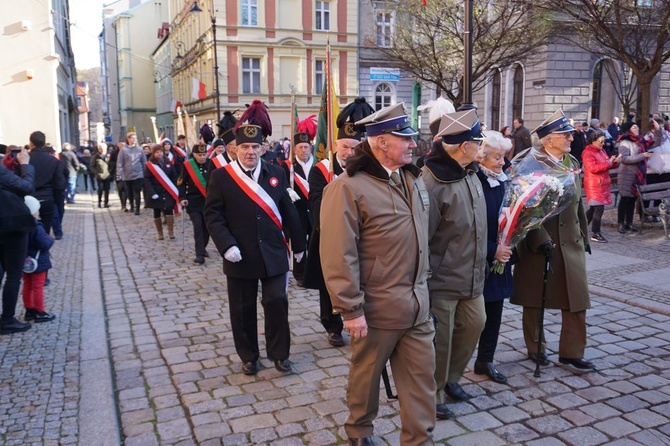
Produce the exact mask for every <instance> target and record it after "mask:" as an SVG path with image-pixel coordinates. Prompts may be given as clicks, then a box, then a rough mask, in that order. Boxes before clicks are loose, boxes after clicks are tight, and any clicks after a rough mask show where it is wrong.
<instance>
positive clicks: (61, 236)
mask: <svg viewBox="0 0 670 446" xmlns="http://www.w3.org/2000/svg"><path fill="white" fill-rule="evenodd" d="M54 239H56V240H62V239H63V234H58V235H56V236H54Z"/></svg>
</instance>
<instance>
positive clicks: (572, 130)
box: [551, 124, 576, 133]
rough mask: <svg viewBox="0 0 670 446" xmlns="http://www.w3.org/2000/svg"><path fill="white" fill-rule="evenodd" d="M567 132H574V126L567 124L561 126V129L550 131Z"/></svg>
mask: <svg viewBox="0 0 670 446" xmlns="http://www.w3.org/2000/svg"><path fill="white" fill-rule="evenodd" d="M568 132H576V130H575V128H574V127H573V126H571V125H570V124H568V126H567V127H563V128H562V129H559V130H555V131H553V132H551V133H568Z"/></svg>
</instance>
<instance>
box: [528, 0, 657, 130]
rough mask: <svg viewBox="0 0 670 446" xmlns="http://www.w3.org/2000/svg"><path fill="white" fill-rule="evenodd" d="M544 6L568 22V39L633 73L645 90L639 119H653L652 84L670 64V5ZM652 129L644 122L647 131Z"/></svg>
mask: <svg viewBox="0 0 670 446" xmlns="http://www.w3.org/2000/svg"><path fill="white" fill-rule="evenodd" d="M540 6H541V7H543V8H544V9H545V10H546V11H561V12H562V14H561V16H562V17H564V18H567V20H565V22H564V25H565V26H566V28H567V29H566V32H565V33H562V34H561V37H562V38H563V39H565V40H567V41H568V42H571V43H573V44H575V45H579V46H581V47H582V48H584V49H585V50H586V51H588V52H590V53H592V54H595V55H598V56H602V57H608V58H611V59H613V60H617V61H621V62H623V63H624V64H625V65H626V66H627V67H629V68H630V70H631V72H632V75H633V76H634V77H635V79H636V80H637V84H638V87H639V96H640V100H639V104H637V106H638V108H639V112H640V114H639V116H641V117H646V116H648V115H649V112H650V108H651V84H652V82H653V80H654V77H655V76H656V75H657V74H658V72H659V71H660V70H661V68H662V66H663V64H664V63H665V62H667V61H668V59H670V0H540ZM622 75H623V74H622ZM628 78H629V79H630V75H628ZM647 125H648V122H647V120H646V119H643V120H642V126H643V128H644V129H645V130H646V127H647Z"/></svg>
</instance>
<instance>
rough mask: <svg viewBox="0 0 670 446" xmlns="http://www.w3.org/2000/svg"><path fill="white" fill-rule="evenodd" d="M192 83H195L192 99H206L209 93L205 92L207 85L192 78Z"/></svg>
mask: <svg viewBox="0 0 670 446" xmlns="http://www.w3.org/2000/svg"><path fill="white" fill-rule="evenodd" d="M191 82H192V83H193V88H192V89H191V97H192V98H193V99H205V98H206V97H207V93H206V92H205V84H203V83H202V82H200V80H198V79H197V78H195V77H192V78H191Z"/></svg>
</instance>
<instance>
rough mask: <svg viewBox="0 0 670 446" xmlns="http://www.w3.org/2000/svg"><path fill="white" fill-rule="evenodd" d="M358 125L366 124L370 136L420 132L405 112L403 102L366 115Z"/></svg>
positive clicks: (411, 134)
mask: <svg viewBox="0 0 670 446" xmlns="http://www.w3.org/2000/svg"><path fill="white" fill-rule="evenodd" d="M355 124H356V125H364V126H365V131H366V133H367V135H368V136H378V135H389V134H390V135H396V136H416V135H418V134H419V132H417V131H416V130H414V129H413V128H412V124H411V123H410V120H409V116H407V114H406V113H405V108H404V106H403V103H402V102H401V103H399V104H395V105H391V106H389V107H384V108H382V109H381V110H379V111H377V112H374V113H373V114H371V115H369V116H366V117H365V118H363V119H361V120H360V121H357V122H355Z"/></svg>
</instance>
